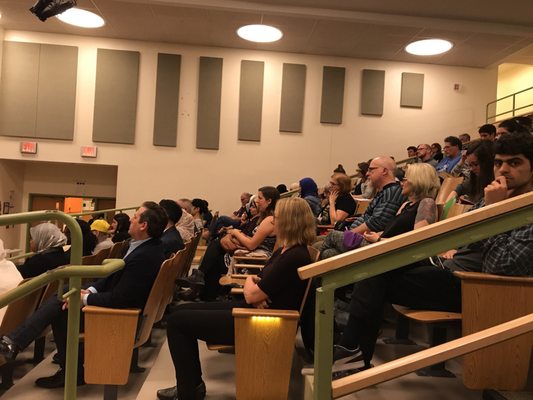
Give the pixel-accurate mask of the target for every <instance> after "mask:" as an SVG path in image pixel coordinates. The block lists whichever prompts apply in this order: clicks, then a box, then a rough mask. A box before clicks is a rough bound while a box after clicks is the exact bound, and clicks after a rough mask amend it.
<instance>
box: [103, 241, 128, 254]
mask: <svg viewBox="0 0 533 400" xmlns="http://www.w3.org/2000/svg"><path fill="white" fill-rule="evenodd" d="M128 245H129V244H128V241H127V240H123V241H122V242H116V243H115V244H114V245H113V247H111V250H110V251H109V255H108V256H107V258H122V256H123V255H124V250H125V249H126V247H128Z"/></svg>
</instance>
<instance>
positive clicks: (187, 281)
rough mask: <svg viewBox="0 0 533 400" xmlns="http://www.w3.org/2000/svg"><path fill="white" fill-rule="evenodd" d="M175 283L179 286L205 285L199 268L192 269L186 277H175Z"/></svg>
mask: <svg viewBox="0 0 533 400" xmlns="http://www.w3.org/2000/svg"><path fill="white" fill-rule="evenodd" d="M176 284H178V286H181V287H191V288H198V287H203V286H205V280H204V273H203V272H202V271H200V270H199V269H194V270H193V271H192V273H191V274H190V275H189V276H188V277H186V278H179V279H176Z"/></svg>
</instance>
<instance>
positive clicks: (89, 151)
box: [81, 146, 98, 158]
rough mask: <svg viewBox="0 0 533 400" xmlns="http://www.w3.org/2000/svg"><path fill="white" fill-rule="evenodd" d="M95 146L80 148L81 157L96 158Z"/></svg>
mask: <svg viewBox="0 0 533 400" xmlns="http://www.w3.org/2000/svg"><path fill="white" fill-rule="evenodd" d="M97 150H98V148H97V147H96V146H81V156H82V157H86V158H96V152H97Z"/></svg>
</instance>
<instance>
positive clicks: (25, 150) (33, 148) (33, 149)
mask: <svg viewBox="0 0 533 400" xmlns="http://www.w3.org/2000/svg"><path fill="white" fill-rule="evenodd" d="M20 152H21V153H22V154H37V142H20Z"/></svg>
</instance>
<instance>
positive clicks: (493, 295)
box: [456, 272, 533, 390]
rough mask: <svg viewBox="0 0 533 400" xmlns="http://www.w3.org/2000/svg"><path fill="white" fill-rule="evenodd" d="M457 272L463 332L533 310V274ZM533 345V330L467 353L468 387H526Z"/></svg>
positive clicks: (464, 371)
mask: <svg viewBox="0 0 533 400" xmlns="http://www.w3.org/2000/svg"><path fill="white" fill-rule="evenodd" d="M456 275H457V276H459V277H460V278H461V287H462V307H463V309H462V314H463V335H469V334H471V333H474V332H479V331H481V330H483V329H486V328H489V327H492V326H495V325H498V324H501V323H503V322H507V321H510V320H513V319H515V318H517V317H521V316H524V315H528V314H530V313H533V277H510V276H498V275H489V274H481V273H475V272H456ZM532 347H533V332H530V333H528V334H524V335H521V336H518V337H516V338H514V339H511V340H507V341H505V342H502V343H499V344H496V345H493V346H490V347H487V348H485V349H482V350H478V351H475V352H473V353H470V354H467V355H465V356H464V366H463V382H464V384H465V386H466V387H468V388H470V389H497V390H520V389H523V388H524V386H525V385H526V382H527V376H528V371H529V367H530V360H531V350H532ZM495 364H497V366H496V365H495Z"/></svg>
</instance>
